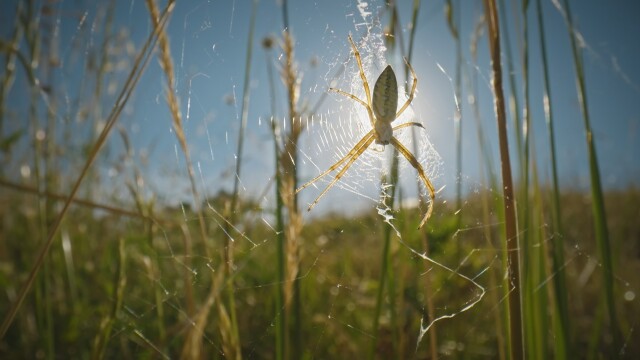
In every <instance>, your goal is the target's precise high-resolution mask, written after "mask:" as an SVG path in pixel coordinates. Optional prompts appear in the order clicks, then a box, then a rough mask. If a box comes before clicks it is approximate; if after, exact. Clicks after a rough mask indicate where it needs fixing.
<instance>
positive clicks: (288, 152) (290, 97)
mask: <svg viewBox="0 0 640 360" xmlns="http://www.w3.org/2000/svg"><path fill="white" fill-rule="evenodd" d="M283 6H286V3H285V4H283ZM282 50H283V52H284V58H283V60H282V64H281V65H282V68H281V73H280V77H281V78H282V81H283V83H284V85H285V88H286V93H287V112H288V115H287V120H286V121H287V122H288V124H287V128H288V129H289V131H288V132H286V133H285V134H283V141H284V145H283V148H282V151H281V153H280V160H279V163H280V165H281V166H282V177H281V178H280V180H281V181H282V184H281V185H282V187H281V196H282V200H283V204H284V206H285V208H286V209H287V216H288V218H287V221H286V225H285V229H286V231H285V234H286V255H287V256H286V281H285V283H284V285H285V286H284V300H285V304H284V305H285V308H286V310H285V311H288V312H289V315H290V316H288V319H287V322H288V325H290V326H291V327H289V331H290V336H291V346H292V349H291V351H290V353H289V354H287V353H286V350H285V357H286V358H293V359H298V358H300V357H301V356H302V354H301V353H302V349H303V348H304V346H303V341H304V339H303V338H302V304H301V299H300V279H299V278H298V271H299V268H300V232H301V231H302V215H301V214H300V209H299V207H298V195H297V194H296V188H297V187H298V169H297V164H298V155H299V154H298V142H299V140H300V135H302V131H303V130H304V125H303V122H302V116H301V115H302V114H301V111H300V110H299V109H298V101H299V97H300V84H301V82H302V79H301V77H300V76H301V75H300V73H299V71H298V69H297V64H296V61H295V56H294V40H293V35H292V34H291V32H290V30H289V29H287V30H285V31H284V33H283V41H282Z"/></svg>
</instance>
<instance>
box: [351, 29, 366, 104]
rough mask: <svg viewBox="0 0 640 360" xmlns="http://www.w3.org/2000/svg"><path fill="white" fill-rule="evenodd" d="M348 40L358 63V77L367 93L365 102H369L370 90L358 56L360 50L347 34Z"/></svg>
mask: <svg viewBox="0 0 640 360" xmlns="http://www.w3.org/2000/svg"><path fill="white" fill-rule="evenodd" d="M349 42H350V43H351V48H352V49H353V56H355V58H356V62H357V63H358V69H359V70H360V78H361V79H362V85H363V86H364V92H365V94H366V95H367V104H371V90H369V82H367V77H366V76H365V75H364V68H363V67H362V58H361V57H360V52H359V51H358V48H357V47H356V43H354V42H353V38H351V35H349Z"/></svg>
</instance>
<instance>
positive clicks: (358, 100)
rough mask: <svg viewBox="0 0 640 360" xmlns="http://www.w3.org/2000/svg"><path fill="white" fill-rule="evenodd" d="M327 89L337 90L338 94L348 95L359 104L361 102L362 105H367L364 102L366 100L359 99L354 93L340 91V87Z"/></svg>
mask: <svg viewBox="0 0 640 360" xmlns="http://www.w3.org/2000/svg"><path fill="white" fill-rule="evenodd" d="M329 91H335V92H337V93H338V94H340V95H344V96H346V97H348V98H351V99H353V100H355V101H357V102H359V103H360V104H362V106H364V107H367V103H366V102H364V100H361V99H360V98H359V97H357V96H355V95H353V94H349V93H348V92H346V91H342V90H340V89H336V88H329Z"/></svg>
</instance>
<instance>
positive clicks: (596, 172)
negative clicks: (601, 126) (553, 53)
mask: <svg viewBox="0 0 640 360" xmlns="http://www.w3.org/2000/svg"><path fill="white" fill-rule="evenodd" d="M564 7H565V11H566V14H565V15H566V17H565V20H566V22H567V29H568V31H569V38H570V40H571V51H572V54H573V63H574V66H575V71H576V87H577V92H578V101H579V103H580V110H581V111H582V117H583V120H584V128H585V133H586V140H587V152H588V156H589V176H590V179H591V197H592V212H593V218H594V224H593V225H594V230H595V237H596V243H597V244H598V249H599V252H600V261H601V262H602V279H603V286H604V292H605V293H604V300H605V304H606V308H607V312H608V316H609V322H610V323H609V325H610V327H611V333H612V336H613V351H611V352H610V353H609V354H607V355H608V356H612V357H615V358H617V357H618V351H620V349H621V346H622V336H621V334H620V328H619V325H618V318H617V316H616V307H615V301H614V295H613V291H614V290H613V259H612V255H611V244H610V243H609V230H608V227H607V217H606V213H605V208H604V196H603V194H602V183H601V181H600V168H599V166H598V157H597V153H596V144H595V142H594V139H593V132H592V129H591V120H590V116H589V107H588V105H587V104H588V103H587V89H586V84H585V82H586V80H585V73H584V64H583V62H582V53H581V50H580V49H579V48H578V44H577V40H576V36H577V34H576V29H575V27H574V25H573V19H572V16H571V8H570V6H569V1H568V0H564Z"/></svg>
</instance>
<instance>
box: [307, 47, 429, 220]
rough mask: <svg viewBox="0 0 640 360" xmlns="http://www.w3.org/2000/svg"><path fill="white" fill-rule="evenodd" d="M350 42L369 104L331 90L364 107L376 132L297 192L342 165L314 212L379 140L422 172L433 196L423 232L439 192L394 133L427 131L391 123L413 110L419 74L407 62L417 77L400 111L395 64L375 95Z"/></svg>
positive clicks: (381, 78) (387, 70)
mask: <svg viewBox="0 0 640 360" xmlns="http://www.w3.org/2000/svg"><path fill="white" fill-rule="evenodd" d="M349 42H350V43H351V48H352V50H353V55H354V57H355V58H356V62H357V63H358V69H359V70H360V78H361V79H362V84H363V87H364V93H365V95H366V97H367V101H364V100H362V99H360V98H358V97H357V96H355V95H353V94H350V93H348V92H345V91H342V90H340V89H335V88H329V91H333V92H336V93H338V94H341V95H344V96H346V97H348V98H351V99H353V100H354V101H355V102H357V103H359V104H361V105H362V106H364V107H365V108H366V110H367V114H368V115H369V121H370V122H371V127H372V129H371V130H370V131H369V132H368V133H367V134H366V135H364V137H362V139H361V140H360V141H358V143H357V144H356V145H355V146H354V147H353V148H352V149H351V151H349V153H347V155H345V156H344V157H343V158H342V159H340V160H338V161H337V162H336V163H335V164H333V165H331V166H330V167H329V168H328V169H327V170H326V171H325V172H323V173H322V174H320V175H318V176H316V177H315V178H313V179H311V180H310V181H309V182H307V183H306V184H304V185H302V186H300V187H299V188H298V189H297V190H296V194H297V193H298V192H300V191H302V190H303V189H304V188H306V187H308V186H309V185H311V184H313V183H315V182H316V181H317V180H319V179H320V178H322V177H324V176H325V175H327V174H329V173H331V172H332V171H334V170H336V169H338V168H339V167H340V166H342V165H343V164H344V166H342V169H340V171H338V173H337V174H336V176H335V177H334V179H333V180H332V181H331V183H329V185H328V186H327V187H326V188H325V189H324V190H323V191H322V193H320V195H318V197H317V198H316V199H315V200H314V201H313V203H311V204H310V205H309V208H308V209H307V210H308V211H310V210H311V209H312V208H313V207H314V206H315V205H316V204H317V203H318V201H320V199H321V198H322V197H323V196H324V195H325V194H326V193H327V191H329V189H331V187H333V185H335V184H336V182H337V181H338V180H340V178H341V177H342V176H344V174H345V173H346V172H347V170H348V169H349V168H350V167H351V165H353V163H354V162H355V161H356V160H357V159H358V158H359V157H360V155H362V153H364V151H365V150H367V149H368V148H369V146H370V145H371V144H372V143H373V142H374V141H375V142H376V144H380V145H383V146H384V145H388V144H391V145H393V146H394V147H395V148H396V149H397V150H398V152H399V153H401V154H402V155H403V156H404V157H405V158H406V159H407V161H409V163H410V164H411V165H412V166H413V167H414V168H415V169H416V171H417V172H418V177H420V179H421V180H422V182H423V183H424V185H425V187H426V188H427V190H428V192H429V197H430V198H431V201H430V202H429V207H428V209H427V213H426V214H425V215H424V217H423V218H422V220H421V221H420V225H419V226H418V229H420V228H421V227H422V226H423V225H424V224H425V223H426V222H427V220H428V219H429V217H430V216H431V213H432V211H433V203H434V201H435V191H434V188H433V185H432V184H431V181H429V178H427V175H426V174H425V172H424V169H423V168H422V166H421V165H420V163H419V162H418V160H417V159H416V158H415V156H413V154H412V153H411V152H410V151H409V150H408V149H407V148H406V147H405V146H404V145H402V143H401V142H400V141H399V140H398V139H397V138H396V137H395V136H393V132H394V131H395V130H399V129H403V128H406V127H410V126H417V127H420V128H424V127H423V126H422V124H420V123H417V122H407V123H404V124H400V125H397V126H395V127H392V126H391V123H392V122H393V121H394V120H396V119H397V118H398V117H400V115H401V114H402V113H403V112H404V111H405V110H406V109H407V107H409V105H410V104H411V101H412V100H413V97H414V95H415V91H416V87H417V86H418V78H417V77H416V73H415V71H413V67H412V66H411V64H409V62H408V61H406V59H405V62H406V64H407V66H408V67H409V70H410V71H411V75H412V76H413V85H412V86H411V92H410V93H409V98H408V99H407V101H406V102H405V103H404V104H403V105H402V107H400V109H399V110H398V111H397V112H396V109H398V83H397V81H396V74H395V73H394V72H393V69H392V68H391V65H387V67H386V68H385V69H384V70H383V71H382V73H381V74H380V76H379V77H378V80H377V81H376V84H375V86H374V87H373V95H372V94H371V91H370V90H369V83H368V82H367V78H366V76H365V74H364V69H363V68H362V59H361V58H360V52H359V51H358V48H357V47H356V44H355V43H354V42H353V39H352V38H351V35H349Z"/></svg>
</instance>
